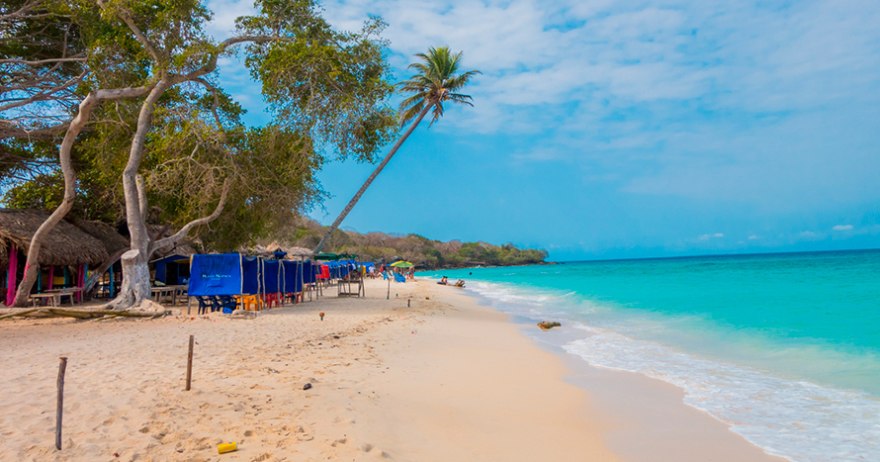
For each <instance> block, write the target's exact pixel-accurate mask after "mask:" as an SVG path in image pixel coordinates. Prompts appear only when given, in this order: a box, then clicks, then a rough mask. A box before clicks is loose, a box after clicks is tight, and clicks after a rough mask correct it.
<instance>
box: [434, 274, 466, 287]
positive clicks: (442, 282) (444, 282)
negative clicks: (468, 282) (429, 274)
mask: <svg viewBox="0 0 880 462" xmlns="http://www.w3.org/2000/svg"><path fill="white" fill-rule="evenodd" d="M437 284H440V285H441V286H446V285H450V284H449V278H447V277H446V276H443V277H442V278H440V280H439V281H437ZM452 285H454V286H455V287H464V279H459V280H458V281H455V284H452Z"/></svg>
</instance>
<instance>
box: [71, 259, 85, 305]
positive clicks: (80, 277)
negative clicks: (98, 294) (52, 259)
mask: <svg viewBox="0 0 880 462" xmlns="http://www.w3.org/2000/svg"><path fill="white" fill-rule="evenodd" d="M84 285H86V268H85V266H83V265H79V266H77V267H76V286H77V287H83V286H84ZM74 297H76V301H78V302H81V301H82V292H79V293H77V294H76V295H74Z"/></svg>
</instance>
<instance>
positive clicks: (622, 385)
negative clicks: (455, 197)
mask: <svg viewBox="0 0 880 462" xmlns="http://www.w3.org/2000/svg"><path fill="white" fill-rule="evenodd" d="M463 295H464V296H466V297H469V298H471V299H472V300H473V302H474V303H476V304H478V305H479V306H481V307H485V308H486V309H490V310H493V311H495V312H497V313H500V314H502V315H503V316H504V317H505V318H506V319H507V321H508V322H510V323H511V324H513V325H515V326H517V329H518V330H519V333H520V334H521V335H522V336H523V337H526V338H528V339H529V340H530V341H532V343H533V344H534V345H535V346H537V347H538V348H540V349H542V350H544V351H547V352H550V353H551V354H553V355H554V356H556V357H558V358H560V360H561V361H562V362H563V364H564V367H565V374H564V376H563V379H564V380H565V381H567V382H569V383H571V384H573V385H575V386H577V387H578V388H580V389H582V390H584V392H586V393H587V394H588V396H589V397H590V402H591V404H592V408H593V412H594V413H595V412H598V413H599V414H600V415H601V416H602V418H603V419H604V421H605V428H604V431H603V442H604V443H605V444H606V445H607V446H608V447H609V448H610V449H611V450H612V451H613V452H614V453H615V454H616V455H617V456H618V457H620V459H621V460H624V461H627V462H652V461H657V460H675V461H678V462H702V461H706V460H712V461H717V462H741V461H745V460H748V461H767V462H771V461H772V462H785V461H788V460H789V459H788V458H785V457H783V456H779V455H773V454H769V453H768V452H766V451H765V450H764V448H761V447H760V446H758V445H756V444H754V443H752V442H751V441H749V440H748V439H746V438H745V437H744V436H742V435H740V434H738V433H736V432H734V431H733V430H732V429H731V427H730V424H728V423H727V422H724V421H722V420H720V419H718V418H717V417H715V416H713V415H711V414H709V413H708V412H705V411H703V410H701V409H697V408H695V407H692V406H689V405H688V404H686V403H685V402H684V390H681V389H680V388H678V387H676V386H675V385H672V384H669V383H667V382H663V381H661V380H658V379H653V378H650V377H646V376H644V375H641V374H638V373H634V372H628V371H619V370H612V369H605V368H599V367H595V366H592V365H590V364H589V363H587V362H586V361H584V360H582V359H580V358H578V357H576V356H575V355H572V354H570V353H568V352H566V351H564V350H563V349H562V348H560V347H559V346H558V345H557V344H554V343H553V342H551V341H549V339H547V340H542V337H543V338H544V339H546V338H547V336H556V335H564V334H563V332H564V331H563V330H562V329H552V330H549V331H539V330H536V328H535V326H534V325H533V324H532V323H531V321H526V320H524V319H516V318H515V317H514V316H513V315H510V314H507V313H504V312H502V311H500V310H498V309H497V308H495V307H493V306H490V305H488V304H484V303H481V301H480V297H479V296H477V295H476V294H470V293H467V292H464V293H463ZM563 328H564V326H563Z"/></svg>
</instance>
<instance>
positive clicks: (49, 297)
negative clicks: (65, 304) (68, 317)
mask: <svg viewBox="0 0 880 462" xmlns="http://www.w3.org/2000/svg"><path fill="white" fill-rule="evenodd" d="M29 298H30V300H31V303H32V304H33V306H37V302H38V301H40V300H46V301H48V302H49V306H58V305H60V304H61V295H60V294H57V293H49V294H45V293H44V294H31V295H30V297H29ZM40 304H42V302H41V303H40Z"/></svg>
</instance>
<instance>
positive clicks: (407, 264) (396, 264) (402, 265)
mask: <svg viewBox="0 0 880 462" xmlns="http://www.w3.org/2000/svg"><path fill="white" fill-rule="evenodd" d="M413 266H416V265H413V264H412V262H409V261H404V260H400V261H396V262H394V263H392V264H391V267H392V268H412V267H413Z"/></svg>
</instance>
